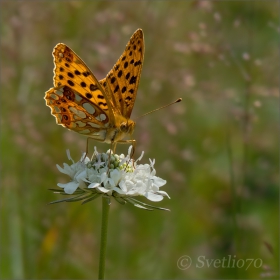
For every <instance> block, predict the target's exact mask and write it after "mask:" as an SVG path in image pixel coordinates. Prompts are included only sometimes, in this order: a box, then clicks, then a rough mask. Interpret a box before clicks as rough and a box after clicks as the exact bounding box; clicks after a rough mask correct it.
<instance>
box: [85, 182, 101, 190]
mask: <svg viewBox="0 0 280 280" xmlns="http://www.w3.org/2000/svg"><path fill="white" fill-rule="evenodd" d="M99 186H100V183H91V184H90V185H89V186H88V188H89V189H94V188H97V187H99Z"/></svg>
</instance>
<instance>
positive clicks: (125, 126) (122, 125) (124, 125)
mask: <svg viewBox="0 0 280 280" xmlns="http://www.w3.org/2000/svg"><path fill="white" fill-rule="evenodd" d="M120 128H121V131H127V124H126V123H125V122H123V123H121V125H120Z"/></svg>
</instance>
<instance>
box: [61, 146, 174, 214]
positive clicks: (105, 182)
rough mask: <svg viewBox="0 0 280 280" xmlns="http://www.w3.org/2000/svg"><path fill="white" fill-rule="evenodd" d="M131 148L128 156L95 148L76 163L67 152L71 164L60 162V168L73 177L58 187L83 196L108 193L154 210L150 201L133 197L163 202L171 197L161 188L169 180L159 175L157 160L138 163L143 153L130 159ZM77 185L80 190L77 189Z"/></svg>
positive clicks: (118, 199) (117, 198) (123, 200)
mask: <svg viewBox="0 0 280 280" xmlns="http://www.w3.org/2000/svg"><path fill="white" fill-rule="evenodd" d="M131 149H132V146H131V147H129V149H128V155H127V156H125V155H123V154H121V155H116V154H112V153H111V151H110V150H109V151H107V153H106V154H105V153H98V152H97V150H96V148H95V150H94V154H93V156H92V159H91V160H90V159H89V158H88V157H85V155H83V156H82V158H81V160H80V161H78V162H76V163H74V161H73V160H72V158H71V157H70V153H69V151H67V155H68V159H69V160H71V161H72V165H68V164H66V163H64V164H63V166H64V168H62V167H60V166H59V165H57V168H58V170H59V171H60V172H62V173H64V174H67V175H68V176H70V178H71V179H72V180H71V181H70V182H69V183H66V184H61V183H58V186H59V187H61V188H63V189H64V192H65V193H67V194H78V193H79V195H81V193H82V194H83V193H84V192H85V193H86V194H87V195H88V194H89V195H90V194H94V196H96V195H106V196H109V197H113V198H115V199H116V200H117V201H118V202H120V203H123V202H124V203H125V202H129V203H132V204H134V205H135V206H137V207H141V208H145V209H148V210H152V209H150V208H147V207H144V205H145V206H146V205H147V204H145V203H143V202H140V201H137V200H135V198H134V197H136V196H143V197H146V198H147V199H148V200H150V201H154V202H157V201H161V200H162V199H163V198H164V197H165V196H167V197H168V198H170V197H169V196H168V194H167V193H166V192H164V191H161V190H160V188H161V187H162V186H164V185H165V184H166V180H163V179H161V178H160V177H157V176H156V170H155V168H154V165H155V160H153V161H152V160H150V164H138V162H139V161H140V160H141V159H142V157H143V154H144V152H142V154H141V156H140V157H139V158H138V159H137V160H136V161H134V160H133V159H131V158H130V154H131ZM110 153H111V154H110ZM78 188H79V190H80V191H79V192H77V191H78ZM87 197H88V196H87ZM81 199H82V198H81ZM148 206H149V207H152V208H157V209H164V208H159V207H154V206H150V205H148ZM164 210H167V209H164Z"/></svg>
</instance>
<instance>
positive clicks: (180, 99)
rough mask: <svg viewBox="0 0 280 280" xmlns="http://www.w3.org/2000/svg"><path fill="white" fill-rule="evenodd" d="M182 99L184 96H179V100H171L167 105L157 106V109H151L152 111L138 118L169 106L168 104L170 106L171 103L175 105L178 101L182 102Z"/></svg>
mask: <svg viewBox="0 0 280 280" xmlns="http://www.w3.org/2000/svg"><path fill="white" fill-rule="evenodd" d="M181 101H182V98H178V99H177V100H175V101H173V102H171V103H169V104H167V105H164V106H162V107H159V108H157V109H155V110H152V111H150V112H148V113H146V114H144V115H142V116H140V117H138V118H137V119H139V118H142V117H144V116H146V115H149V114H151V113H153V112H156V111H159V110H161V109H163V108H166V107H168V106H170V105H173V104H175V103H178V102H181Z"/></svg>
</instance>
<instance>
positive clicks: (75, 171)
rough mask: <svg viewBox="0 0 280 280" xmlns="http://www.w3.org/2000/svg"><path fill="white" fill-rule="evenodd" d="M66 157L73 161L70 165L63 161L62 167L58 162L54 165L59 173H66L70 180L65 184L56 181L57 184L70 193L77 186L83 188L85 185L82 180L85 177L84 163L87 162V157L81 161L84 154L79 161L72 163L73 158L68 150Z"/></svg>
mask: <svg viewBox="0 0 280 280" xmlns="http://www.w3.org/2000/svg"><path fill="white" fill-rule="evenodd" d="M66 153H67V156H68V159H69V160H71V161H72V162H73V164H72V165H71V166H69V165H68V164H67V163H64V164H63V166H64V168H62V167H60V166H59V165H58V164H57V165H56V167H57V168H58V170H59V171H60V172H61V173H64V174H67V175H68V176H69V177H70V178H71V179H72V181H70V182H69V183H66V184H61V183H58V184H57V185H58V186H59V187H61V188H63V189H64V191H65V193H68V194H72V193H74V192H75V191H76V189H77V188H78V187H80V188H83V187H86V184H85V182H84V179H85V178H86V175H87V174H86V169H85V164H86V163H87V162H89V158H88V157H86V158H85V160H84V162H81V161H82V159H83V158H84V155H83V156H82V158H81V161H78V162H76V163H74V160H73V159H72V158H71V156H70V152H69V150H67V151H66Z"/></svg>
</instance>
